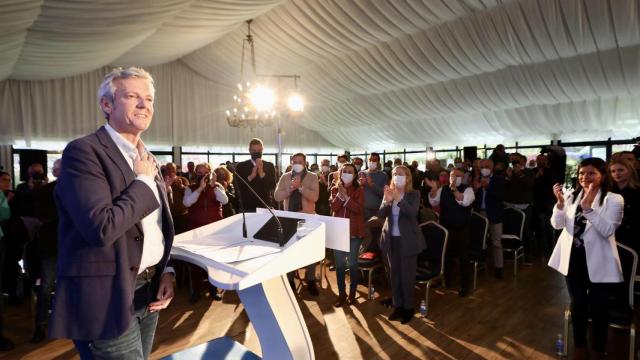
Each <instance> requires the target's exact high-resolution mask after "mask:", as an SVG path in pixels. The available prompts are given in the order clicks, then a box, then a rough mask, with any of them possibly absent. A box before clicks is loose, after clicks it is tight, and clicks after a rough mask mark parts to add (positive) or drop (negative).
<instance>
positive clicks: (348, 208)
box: [329, 164, 364, 307]
mask: <svg viewBox="0 0 640 360" xmlns="http://www.w3.org/2000/svg"><path fill="white" fill-rule="evenodd" d="M357 176H358V171H357V169H356V167H355V166H354V165H353V164H344V165H343V166H342V168H341V169H340V170H339V179H338V181H337V183H336V186H334V187H333V188H331V198H330V199H329V202H330V204H331V215H332V216H335V217H342V218H348V219H349V228H350V235H351V237H350V239H351V240H350V242H349V252H346V251H340V250H334V256H335V261H336V277H337V282H338V300H337V301H336V303H335V304H334V306H335V307H341V306H342V305H344V304H345V303H347V302H348V303H349V304H353V303H354V302H355V299H356V287H357V286H358V281H359V278H360V270H359V269H358V254H359V250H360V244H362V239H363V238H364V216H363V214H364V189H363V188H362V187H361V186H359V184H358V181H357ZM347 258H348V259H349V277H350V279H349V282H350V285H349V298H347V294H346V289H345V288H346V286H345V271H346V268H347V265H346V260H347Z"/></svg>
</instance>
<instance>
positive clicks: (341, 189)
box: [338, 182, 347, 199]
mask: <svg viewBox="0 0 640 360" xmlns="http://www.w3.org/2000/svg"><path fill="white" fill-rule="evenodd" d="M338 194H339V195H340V197H341V198H342V199H346V198H347V188H345V187H344V185H342V182H338Z"/></svg>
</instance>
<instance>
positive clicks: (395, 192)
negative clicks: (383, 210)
mask: <svg viewBox="0 0 640 360" xmlns="http://www.w3.org/2000/svg"><path fill="white" fill-rule="evenodd" d="M400 198H402V193H401V192H400V190H398V189H393V201H400Z"/></svg>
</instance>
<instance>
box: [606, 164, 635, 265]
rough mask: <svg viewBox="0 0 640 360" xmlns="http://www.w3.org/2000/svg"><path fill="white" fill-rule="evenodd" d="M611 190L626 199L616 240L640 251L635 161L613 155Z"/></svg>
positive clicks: (610, 171) (610, 165)
mask: <svg viewBox="0 0 640 360" xmlns="http://www.w3.org/2000/svg"><path fill="white" fill-rule="evenodd" d="M608 168H609V176H610V178H611V192H614V193H616V194H620V195H621V196H622V198H623V199H624V213H623V216H622V223H621V224H620V227H618V230H616V241H618V242H619V243H621V244H624V245H627V246H629V247H631V248H632V249H634V250H635V251H636V253H640V239H638V238H637V236H638V232H639V231H640V226H639V224H638V220H639V219H640V181H639V180H638V173H637V172H636V169H635V167H634V166H633V163H631V162H630V161H629V160H627V159H625V158H623V157H621V156H616V155H615V154H614V156H612V157H611V160H610V161H609V166H608Z"/></svg>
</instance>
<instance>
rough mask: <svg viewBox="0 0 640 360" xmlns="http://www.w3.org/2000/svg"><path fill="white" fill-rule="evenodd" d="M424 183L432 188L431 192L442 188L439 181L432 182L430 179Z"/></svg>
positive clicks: (426, 179)
mask: <svg viewBox="0 0 640 360" xmlns="http://www.w3.org/2000/svg"><path fill="white" fill-rule="evenodd" d="M424 182H425V183H427V185H428V186H429V187H430V188H431V190H433V189H437V188H438V187H439V186H440V183H438V181H436V180H431V179H429V178H425V179H424Z"/></svg>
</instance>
